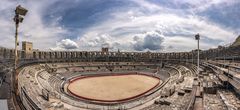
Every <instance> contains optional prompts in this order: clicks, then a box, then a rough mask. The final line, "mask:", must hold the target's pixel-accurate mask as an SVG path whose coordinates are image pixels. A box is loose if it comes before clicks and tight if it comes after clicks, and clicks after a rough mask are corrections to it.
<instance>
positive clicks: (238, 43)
mask: <svg viewBox="0 0 240 110" xmlns="http://www.w3.org/2000/svg"><path fill="white" fill-rule="evenodd" d="M238 45H240V35H239V36H238V38H237V39H236V40H235V42H234V43H233V44H232V45H231V46H238Z"/></svg>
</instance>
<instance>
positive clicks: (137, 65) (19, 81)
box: [0, 42, 240, 110]
mask: <svg viewBox="0 0 240 110" xmlns="http://www.w3.org/2000/svg"><path fill="white" fill-rule="evenodd" d="M239 49H240V47H239V45H237V46H236V45H232V46H229V47H221V46H219V47H218V48H215V49H209V50H201V51H200V72H199V73H197V66H196V62H197V51H195V50H193V51H191V52H174V53H152V52H120V51H118V52H110V51H108V48H103V49H102V51H37V50H33V49H32V43H30V42H24V43H23V50H19V51H18V53H20V54H19V62H18V65H17V70H16V72H15V71H14V70H13V67H14V66H13V64H14V50H13V49H7V48H0V58H1V59H0V61H1V74H0V75H1V88H4V89H6V90H4V91H1V92H0V93H1V94H0V95H1V97H3V98H4V97H5V99H6V101H7V103H8V104H7V105H8V108H9V109H23V110H24V109H27V110H32V109H34V110H35V109H36V110H55V109H58V110H79V109H96V110H98V109H99V110H100V109H101V110H112V109H118V110H120V109H132V110H140V109H141V110H158V109H159V110H198V109H199V110H202V109H208V110H239V109H240V100H239V94H240V74H239V73H240V68H239V58H240V57H239V56H240V51H239ZM4 81H5V82H9V83H8V85H7V84H5V83H3V82H4Z"/></svg>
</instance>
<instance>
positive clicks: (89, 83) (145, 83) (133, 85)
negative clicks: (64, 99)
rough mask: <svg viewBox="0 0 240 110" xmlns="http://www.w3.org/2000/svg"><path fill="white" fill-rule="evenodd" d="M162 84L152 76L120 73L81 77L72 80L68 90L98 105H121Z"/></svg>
mask: <svg viewBox="0 0 240 110" xmlns="http://www.w3.org/2000/svg"><path fill="white" fill-rule="evenodd" d="M160 83H161V81H160V79H159V78H158V77H156V76H151V75H150V74H141V73H137V72H136V73H118V74H116V73H115V74H108V75H107V74H105V75H104V74H103V75H95V76H80V77H76V78H74V79H72V80H70V82H69V84H68V86H67V90H68V91H69V92H70V93H71V94H73V95H75V96H77V97H79V98H82V99H86V100H92V101H95V102H98V103H119V102H123V101H127V100H130V99H133V98H137V97H139V96H141V95H144V94H145V93H147V92H150V91H151V90H153V89H154V88H155V87H157V86H159V85H160Z"/></svg>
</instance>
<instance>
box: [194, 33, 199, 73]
mask: <svg viewBox="0 0 240 110" xmlns="http://www.w3.org/2000/svg"><path fill="white" fill-rule="evenodd" d="M195 39H196V40H197V42H198V43H197V47H198V50H197V54H198V56H197V57H198V58H197V74H199V40H200V35H199V34H196V35H195Z"/></svg>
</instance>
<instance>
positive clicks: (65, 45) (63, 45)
mask: <svg viewBox="0 0 240 110" xmlns="http://www.w3.org/2000/svg"><path fill="white" fill-rule="evenodd" d="M56 45H57V46H56V47H55V48H51V50H76V49H77V48H78V44H77V43H76V42H74V41H72V40H70V39H63V40H61V41H60V42H57V43H56Z"/></svg>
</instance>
